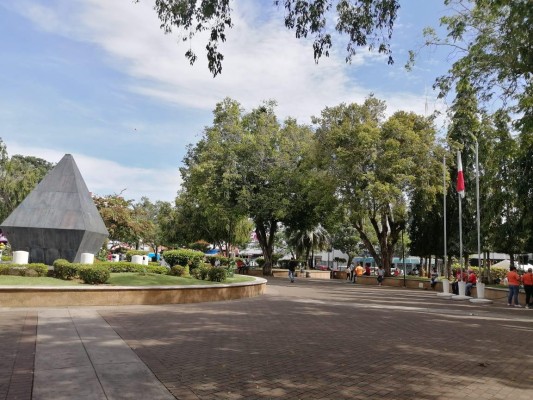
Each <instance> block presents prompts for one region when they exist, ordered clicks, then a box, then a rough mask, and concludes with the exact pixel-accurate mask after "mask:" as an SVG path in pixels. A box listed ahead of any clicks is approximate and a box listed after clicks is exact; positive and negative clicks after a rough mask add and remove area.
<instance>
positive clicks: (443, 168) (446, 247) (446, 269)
mask: <svg viewBox="0 0 533 400" xmlns="http://www.w3.org/2000/svg"><path fill="white" fill-rule="evenodd" d="M442 181H443V188H444V191H443V194H444V268H443V275H444V272H446V279H448V278H449V273H448V244H447V237H446V192H447V191H446V155H444V157H443V159H442Z"/></svg>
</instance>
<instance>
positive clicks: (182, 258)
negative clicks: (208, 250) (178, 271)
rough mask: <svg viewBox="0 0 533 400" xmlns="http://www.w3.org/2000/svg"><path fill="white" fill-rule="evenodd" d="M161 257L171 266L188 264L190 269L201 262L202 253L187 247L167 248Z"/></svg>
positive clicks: (202, 258)
mask: <svg viewBox="0 0 533 400" xmlns="http://www.w3.org/2000/svg"><path fill="white" fill-rule="evenodd" d="M163 258H164V259H165V262H166V263H167V264H168V265H170V266H171V267H173V266H175V265H182V266H185V265H188V266H189V267H191V269H194V268H196V267H197V266H199V265H200V263H201V262H203V260H204V253H202V252H201V251H196V250H188V249H179V250H167V251H165V253H164V255H163Z"/></svg>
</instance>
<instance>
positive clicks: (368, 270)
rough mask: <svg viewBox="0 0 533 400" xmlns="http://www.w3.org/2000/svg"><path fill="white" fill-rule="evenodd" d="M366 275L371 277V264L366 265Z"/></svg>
mask: <svg viewBox="0 0 533 400" xmlns="http://www.w3.org/2000/svg"><path fill="white" fill-rule="evenodd" d="M365 275H366V276H370V263H366V265H365Z"/></svg>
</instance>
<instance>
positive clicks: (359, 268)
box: [353, 263, 365, 283]
mask: <svg viewBox="0 0 533 400" xmlns="http://www.w3.org/2000/svg"><path fill="white" fill-rule="evenodd" d="M364 272H365V269H364V268H363V266H362V265H361V263H359V264H357V267H356V268H355V279H354V281H353V283H357V278H360V277H361V276H363V274H364Z"/></svg>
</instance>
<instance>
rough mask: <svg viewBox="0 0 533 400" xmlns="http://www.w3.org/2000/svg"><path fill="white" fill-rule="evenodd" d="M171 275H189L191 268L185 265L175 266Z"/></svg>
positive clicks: (171, 270) (171, 269)
mask: <svg viewBox="0 0 533 400" xmlns="http://www.w3.org/2000/svg"><path fill="white" fill-rule="evenodd" d="M170 274H171V275H174V276H184V275H185V274H187V275H189V266H186V267H184V266H183V265H174V266H173V267H172V268H170Z"/></svg>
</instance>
